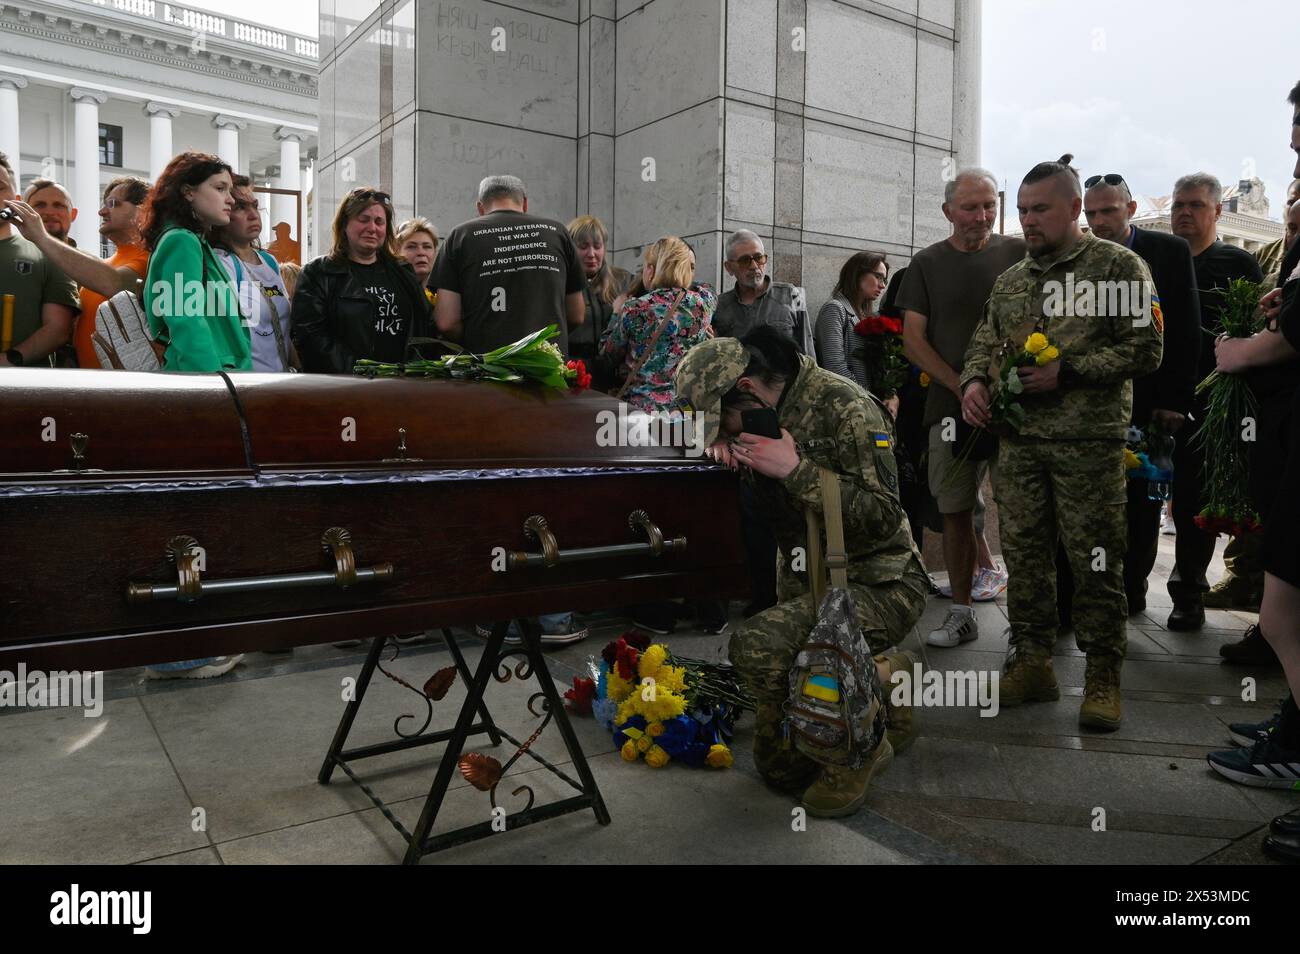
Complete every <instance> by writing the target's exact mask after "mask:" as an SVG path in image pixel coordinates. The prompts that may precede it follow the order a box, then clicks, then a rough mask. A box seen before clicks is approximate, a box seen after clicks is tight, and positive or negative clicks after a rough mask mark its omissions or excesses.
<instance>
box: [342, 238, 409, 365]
mask: <svg viewBox="0 0 1300 954" xmlns="http://www.w3.org/2000/svg"><path fill="white" fill-rule="evenodd" d="M351 267H352V277H353V278H354V279H355V280H356V282H357V284H358V285H359V286H361V290H362V291H364V292H365V293H366V294H367V295H369V296H370V297H371V298H373V299H374V300H375V306H376V312H375V317H374V318H373V319H372V321H373V324H372V326H371V330H372V331H373V332H374V336H375V351H374V354H373V355H371V356H370V357H372V358H373V359H374V360H375V361H392V362H401V361H405V360H406V337H407V334H406V323H407V322H408V321H410V320H411V315H410V307H411V304H410V302H409V301H407V300H406V299H407V296H406V295H405V293H403V292H402V289H401V286H400V285H399V284H398V282H397V278H396V276H394V275H391V274H389V271H388V268H387V267H386V266H385V265H384V263H383V262H382V261H376V262H374V263H372V264H370V265H361V264H358V263H357V262H352V263H351Z"/></svg>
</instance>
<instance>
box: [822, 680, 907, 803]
mask: <svg viewBox="0 0 1300 954" xmlns="http://www.w3.org/2000/svg"><path fill="white" fill-rule="evenodd" d="M883 705H884V701H883V700H882V699H881V698H880V697H877V698H876V699H875V701H874V702H873V703H872V704H871V710H870V712H869V713H868V715H867V719H868V721H869V722H870V723H871V724H872V725H873V727H874V728H875V731H876V732H878V733H879V739H880V741H879V742H877V743H876V747H875V748H874V749H872V750H871V754H870V755H868V756H867V758H866V760H865V761H864V762H863V763H862V765H861V766H859V767H858V768H847V767H844V766H840V765H824V766H822V770H821V775H820V776H818V778H817V781H815V782H813V783H812V784H811V785H809V786H808V789H807V790H806V791H805V792H804V793H803V798H802V799H801V801H802V802H803V807H804V808H806V809H807V810H808V814H809V815H814V816H816V817H817V818H843V817H844V816H845V815H852V814H853V813H854V812H856V811H857V810H858V809H859V808H861V807H862V804H863V802H865V801H866V800H867V789H868V788H869V787H870V786H871V780H872V779H873V778H874V777H875V776H876V775H877V774H879V773H880V772H883V771H884V770H885V769H886V768H888V767H889V763H890V762H892V761H893V760H894V748H893V746H891V745H890V744H889V734H888V733H887V732H886V731H884V729H885V726H884V724H883V720H882V719H881V716H882V715H883V714H884V713H883V712H882V711H881V707H882V706H883Z"/></svg>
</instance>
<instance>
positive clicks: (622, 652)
mask: <svg viewBox="0 0 1300 954" xmlns="http://www.w3.org/2000/svg"><path fill="white" fill-rule="evenodd" d="M619 642H620V643H623V644H622V645H621V646H619V648H618V659H617V660H615V667H616V668H617V669H618V675H619V678H621V679H627V680H629V681H631V680H634V679H636V678H637V668H636V667H637V661H638V660H639V659H640V658H641V654H640V653H638V652H637V651H636V650H635V649H633V648H632V647H631V646H629V645H628V644H627V643H624V642H623V640H621V639H620V640H619Z"/></svg>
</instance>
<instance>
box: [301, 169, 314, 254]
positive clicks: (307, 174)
mask: <svg viewBox="0 0 1300 954" xmlns="http://www.w3.org/2000/svg"><path fill="white" fill-rule="evenodd" d="M311 152H312V151H308V154H307V156H306V157H304V158H303V161H302V170H301V172H302V231H303V234H302V235H301V236H300V237H299V241H300V242H302V260H303V261H304V262H307V261H310V260H311V259H313V258H315V257H316V243H315V241H314V237H313V235H312V232H313V231H314V229H313V228H312V224H311V223H310V222H308V221H307V212H308V209H309V208H310V206H309V205H308V202H309V199H310V197H311V190H312V189H313V188H314V187H315V185H316V159H315V157H314V156H312V154H311ZM312 201H314V200H312ZM312 211H313V214H317V213H315V210H312Z"/></svg>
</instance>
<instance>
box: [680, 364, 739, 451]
mask: <svg viewBox="0 0 1300 954" xmlns="http://www.w3.org/2000/svg"><path fill="white" fill-rule="evenodd" d="M748 366H749V353H748V352H747V351H746V350H745V346H744V345H742V344H741V343H740V342H739V341H738V340H736V339H735V338H710V339H709V340H708V341H703V342H701V343H700V344H697V345H696V346H695V347H693V348H691V349H690V350H689V351H687V352H686V354H685V355H684V356H683V357H682V360H681V361H680V362H679V363H678V365H677V373H676V374H675V375H674V376H673V387H674V388H675V389H676V392H677V400H678V401H681V402H682V403H684V404H686V405H689V409H690V410H691V411H692V412H694V414H695V415H696V419H697V421H698V422H699V426H701V427H702V428H703V440H704V446H705V447H708V446H709V445H710V444H712V443H713V442H714V441H715V440H717V439H718V430H719V429H720V427H721V425H722V396H723V395H724V394H726V393H727V392H728V391H730V390H731V389H732V388H733V387H735V385H736V382H737V381H738V380H740V376H741V375H742V374H744V373H745V368H746V367H748Z"/></svg>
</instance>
